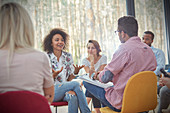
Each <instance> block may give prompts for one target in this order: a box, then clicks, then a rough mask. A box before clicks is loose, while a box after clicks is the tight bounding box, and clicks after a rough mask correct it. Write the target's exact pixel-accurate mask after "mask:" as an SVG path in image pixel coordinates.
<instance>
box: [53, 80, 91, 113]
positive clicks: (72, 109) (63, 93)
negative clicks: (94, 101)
mask: <svg viewBox="0 0 170 113" xmlns="http://www.w3.org/2000/svg"><path fill="white" fill-rule="evenodd" d="M68 91H74V92H75V93H76V95H71V94H68V93H67V92H68ZM56 101H67V102H68V113H78V107H79V108H80V111H81V113H91V112H90V109H89V108H88V104H87V101H86V97H85V95H84V93H83V91H82V89H81V88H80V84H79V83H78V82H76V81H71V82H64V83H61V84H57V85H55V95H54V102H56Z"/></svg>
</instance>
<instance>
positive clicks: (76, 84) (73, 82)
mask: <svg viewBox="0 0 170 113" xmlns="http://www.w3.org/2000/svg"><path fill="white" fill-rule="evenodd" d="M72 84H73V85H74V86H78V87H79V86H80V84H79V83H78V82H76V81H72Z"/></svg>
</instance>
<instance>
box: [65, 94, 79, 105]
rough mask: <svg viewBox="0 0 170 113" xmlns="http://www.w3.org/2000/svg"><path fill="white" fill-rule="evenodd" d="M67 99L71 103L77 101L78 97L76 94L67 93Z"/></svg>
mask: <svg viewBox="0 0 170 113" xmlns="http://www.w3.org/2000/svg"><path fill="white" fill-rule="evenodd" d="M66 96H67V100H68V101H70V102H71V103H75V104H76V103H77V101H78V99H77V96H76V95H74V94H67V95H66Z"/></svg>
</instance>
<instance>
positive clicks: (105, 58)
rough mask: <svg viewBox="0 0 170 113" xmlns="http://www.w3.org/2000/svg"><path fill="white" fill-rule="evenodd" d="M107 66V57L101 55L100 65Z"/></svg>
mask: <svg viewBox="0 0 170 113" xmlns="http://www.w3.org/2000/svg"><path fill="white" fill-rule="evenodd" d="M103 64H107V57H106V56H105V55H102V57H101V65H103Z"/></svg>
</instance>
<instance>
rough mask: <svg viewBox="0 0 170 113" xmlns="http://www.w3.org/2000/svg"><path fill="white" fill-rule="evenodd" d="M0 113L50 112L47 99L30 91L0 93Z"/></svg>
mask: <svg viewBox="0 0 170 113" xmlns="http://www.w3.org/2000/svg"><path fill="white" fill-rule="evenodd" d="M0 113H51V109H50V106H49V104H48V101H47V99H46V98H45V97H44V96H42V95H40V94H37V93H34V92H30V91H10V92H6V93H2V94H0Z"/></svg>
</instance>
